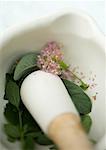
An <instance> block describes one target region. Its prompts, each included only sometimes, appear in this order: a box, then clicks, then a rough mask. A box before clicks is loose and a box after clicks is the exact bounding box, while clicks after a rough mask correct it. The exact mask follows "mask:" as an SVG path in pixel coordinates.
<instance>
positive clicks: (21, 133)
mask: <svg viewBox="0 0 106 150" xmlns="http://www.w3.org/2000/svg"><path fill="white" fill-rule="evenodd" d="M19 125H20V139H21V141H22V142H23V138H24V135H23V127H22V112H21V111H20V110H19Z"/></svg>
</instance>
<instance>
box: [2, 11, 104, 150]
mask: <svg viewBox="0 0 106 150" xmlns="http://www.w3.org/2000/svg"><path fill="white" fill-rule="evenodd" d="M79 28H80V30H78V29H79ZM19 31H20V32H19ZM45 35H46V36H45ZM12 36H13V38H10V37H12ZM7 37H8V41H7V42H4V43H2V45H0V46H2V49H0V91H1V95H0V96H1V97H3V94H4V89H3V88H4V81H5V78H4V77H5V73H6V72H7V69H8V67H9V65H11V64H12V63H13V61H14V60H16V58H17V57H18V56H20V55H21V54H23V53H27V52H30V51H32V50H33V51H36V50H39V49H41V47H42V46H43V45H44V44H45V43H46V42H47V41H48V40H55V41H58V42H60V43H63V44H64V49H63V50H64V51H63V52H64V55H65V58H66V62H67V63H69V64H72V65H74V66H79V68H80V70H79V71H82V72H83V73H84V75H85V76H86V78H85V81H87V83H89V82H88V81H89V72H91V71H92V72H93V73H94V74H96V83H97V85H98V86H97V87H96V88H95V89H93V90H91V89H89V90H88V94H89V96H90V97H92V94H94V93H96V92H98V95H97V99H96V101H93V110H92V113H91V116H92V119H93V125H92V129H91V132H90V138H92V139H94V140H96V141H100V140H101V137H103V136H104V133H105V128H106V123H105V121H106V120H105V119H104V118H106V116H105V115H106V113H104V112H105V106H106V104H105V84H104V81H105V70H104V68H105V54H104V53H105V52H104V44H103V42H104V41H103V40H104V36H103V34H102V33H101V32H100V31H99V29H98V28H97V26H96V24H95V22H93V20H92V19H91V18H90V17H88V16H87V15H85V14H84V13H81V12H79V11H75V10H71V11H70V12H67V11H66V12H58V13H56V14H54V15H52V16H49V17H43V18H41V19H39V20H38V21H36V22H31V23H30V24H28V25H27V26H20V28H18V29H17V30H14V32H13V30H12V29H11V32H9V34H8V36H7ZM6 39H7V38H6V37H5V39H4V41H5V40H6ZM70 41H71V42H70ZM82 58H83V59H82ZM87 77H88V78H87ZM101 78H102V79H101ZM87 79H88V80H87ZM1 99H2V98H1ZM4 102H5V101H3V100H1V101H0V130H1V131H0V134H1V136H0V138H1V139H0V142H2V144H3V145H4V147H6V146H7V149H8V150H14V149H15V150H19V148H18V147H17V145H16V144H11V143H9V142H7V141H6V139H5V135H4V132H3V130H2V128H1V125H2V124H3V123H4V120H3V106H4ZM17 144H18V143H17ZM103 144H104V143H103ZM4 149H5V148H4ZM39 150H41V149H39ZM100 150H101V149H100Z"/></svg>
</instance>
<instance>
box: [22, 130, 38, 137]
mask: <svg viewBox="0 0 106 150" xmlns="http://www.w3.org/2000/svg"><path fill="white" fill-rule="evenodd" d="M39 134H41V131H34V132H29V133H26V134H25V135H24V136H31V137H33V138H37V137H38V136H39Z"/></svg>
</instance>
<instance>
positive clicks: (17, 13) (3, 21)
mask: <svg viewBox="0 0 106 150" xmlns="http://www.w3.org/2000/svg"><path fill="white" fill-rule="evenodd" d="M63 8H76V9H80V10H83V11H85V12H86V13H88V14H89V15H90V16H92V17H93V18H94V19H95V20H96V22H97V24H98V26H99V28H100V29H101V31H102V32H104V33H105V34H106V28H105V5H104V1H102V0H101V1H100V0H99V1H93V0H92V1H85V0H83V1H80V0H79V1H74V0H73V1H71V0H70V1H67V0H66V1H61V0H60V1H59V0H56V1H53V0H50V1H42V2H41V1H30V2H28V1H4V0H1V1H0V34H1V33H2V34H3V33H4V31H5V30H6V29H8V28H10V27H13V26H15V25H18V24H21V23H23V22H27V21H28V20H36V18H37V17H38V16H43V15H49V14H50V13H52V12H55V11H56V10H60V9H63Z"/></svg>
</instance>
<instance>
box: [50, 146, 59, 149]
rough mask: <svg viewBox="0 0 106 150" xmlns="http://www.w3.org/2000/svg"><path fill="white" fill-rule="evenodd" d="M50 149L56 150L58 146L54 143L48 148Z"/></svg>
mask: <svg viewBox="0 0 106 150" xmlns="http://www.w3.org/2000/svg"><path fill="white" fill-rule="evenodd" d="M49 149H50V150H58V147H57V146H56V145H53V146H51V147H50V148H49Z"/></svg>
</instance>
